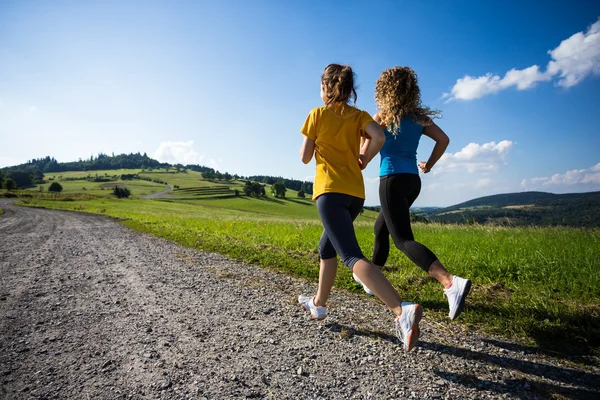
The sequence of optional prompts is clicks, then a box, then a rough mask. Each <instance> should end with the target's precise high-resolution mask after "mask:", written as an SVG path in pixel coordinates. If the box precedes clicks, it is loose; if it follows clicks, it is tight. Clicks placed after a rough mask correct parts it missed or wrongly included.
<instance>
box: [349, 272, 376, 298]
mask: <svg viewBox="0 0 600 400" xmlns="http://www.w3.org/2000/svg"><path fill="white" fill-rule="evenodd" d="M352 277H353V278H354V280H355V281H356V283H358V284H359V285H362V287H363V289H365V293H366V294H370V295H371V296H375V293H373V291H372V290H371V289H369V288H368V287H367V286H365V284H364V283H362V281H361V280H360V279H359V278H358V276H356V274H354V273H353V274H352Z"/></svg>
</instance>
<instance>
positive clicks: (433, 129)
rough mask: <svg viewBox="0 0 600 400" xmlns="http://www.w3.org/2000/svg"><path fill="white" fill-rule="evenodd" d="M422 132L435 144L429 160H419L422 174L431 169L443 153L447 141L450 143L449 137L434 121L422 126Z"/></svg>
mask: <svg viewBox="0 0 600 400" xmlns="http://www.w3.org/2000/svg"><path fill="white" fill-rule="evenodd" d="M423 134H424V135H425V136H429V137H430V138H432V139H433V140H435V146H433V150H431V155H430V156H429V160H427V162H425V161H420V162H419V168H420V169H421V171H422V172H423V173H424V174H426V173H428V172H429V171H431V168H433V166H434V165H435V163H436V162H438V160H439V159H440V157H441V156H442V154H444V152H445V151H446V148H447V147H448V143H450V138H449V137H448V135H446V134H445V133H444V131H443V130H442V129H441V128H440V127H439V126H437V125H436V124H435V123H434V122H431V125H427V126H425V127H424V128H423Z"/></svg>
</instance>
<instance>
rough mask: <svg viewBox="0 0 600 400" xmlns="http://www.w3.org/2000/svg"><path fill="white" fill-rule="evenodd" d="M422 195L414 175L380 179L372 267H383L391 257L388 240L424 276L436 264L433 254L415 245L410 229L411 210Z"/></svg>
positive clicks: (419, 179) (418, 180) (416, 243)
mask: <svg viewBox="0 0 600 400" xmlns="http://www.w3.org/2000/svg"><path fill="white" fill-rule="evenodd" d="M420 192H421V178H420V177H419V175H417V174H395V175H388V176H383V177H381V179H380V181H379V201H380V202H381V212H380V213H379V216H378V217H377V221H375V248H374V249H373V263H374V264H375V265H381V266H383V265H385V262H386V261H387V259H388V256H389V253H390V239H389V235H390V234H391V235H392V239H393V240H394V244H395V245H396V247H397V248H398V249H400V250H401V251H402V252H403V253H404V254H406V256H407V257H408V258H410V260H411V261H412V262H414V263H415V264H416V265H418V266H419V267H420V268H421V269H423V270H424V271H425V272H427V271H429V267H430V266H431V264H432V263H433V262H434V261H435V260H437V257H436V256H435V254H433V253H432V252H431V250H429V249H428V248H427V247H425V246H423V245H422V244H421V243H419V242H415V238H414V236H413V232H412V229H411V227H410V211H409V209H410V206H411V205H412V204H413V202H414V201H415V200H416V199H417V197H418V196H419V193H420Z"/></svg>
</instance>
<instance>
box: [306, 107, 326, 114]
mask: <svg viewBox="0 0 600 400" xmlns="http://www.w3.org/2000/svg"><path fill="white" fill-rule="evenodd" d="M326 109H327V107H326V106H321V107H315V108H313V109H312V110H310V113H309V114H313V115H320V114H323V113H324V112H325V110H326Z"/></svg>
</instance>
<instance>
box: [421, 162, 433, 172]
mask: <svg viewBox="0 0 600 400" xmlns="http://www.w3.org/2000/svg"><path fill="white" fill-rule="evenodd" d="M419 168H420V169H421V172H423V173H424V174H426V173H428V172H429V171H431V168H429V167H428V166H427V163H426V162H425V161H420V162H419Z"/></svg>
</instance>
